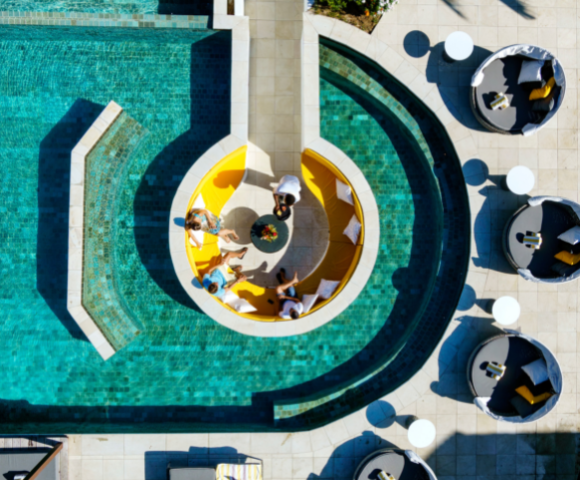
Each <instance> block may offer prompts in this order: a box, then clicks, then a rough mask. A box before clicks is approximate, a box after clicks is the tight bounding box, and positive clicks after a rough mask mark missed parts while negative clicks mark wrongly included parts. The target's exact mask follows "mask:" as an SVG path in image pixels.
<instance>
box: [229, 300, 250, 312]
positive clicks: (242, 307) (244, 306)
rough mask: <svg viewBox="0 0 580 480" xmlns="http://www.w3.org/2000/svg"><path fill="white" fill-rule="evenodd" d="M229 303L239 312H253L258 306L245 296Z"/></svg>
mask: <svg viewBox="0 0 580 480" xmlns="http://www.w3.org/2000/svg"><path fill="white" fill-rule="evenodd" d="M229 305H230V307H232V308H233V309H234V310H235V311H236V312H238V313H252V312H255V311H256V308H255V307H254V306H252V304H250V302H248V301H247V300H245V299H243V298H238V299H237V300H234V301H232V302H231V303H229Z"/></svg>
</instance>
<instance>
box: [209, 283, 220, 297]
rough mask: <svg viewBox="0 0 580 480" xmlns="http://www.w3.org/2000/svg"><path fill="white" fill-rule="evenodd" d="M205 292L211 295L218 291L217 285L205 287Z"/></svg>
mask: <svg viewBox="0 0 580 480" xmlns="http://www.w3.org/2000/svg"><path fill="white" fill-rule="evenodd" d="M207 291H208V292H209V293H211V294H212V295H213V294H214V293H216V292H217V291H218V286H217V283H212V284H211V285H210V286H209V287H207Z"/></svg>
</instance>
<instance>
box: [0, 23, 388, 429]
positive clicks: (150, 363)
mask: <svg viewBox="0 0 580 480" xmlns="http://www.w3.org/2000/svg"><path fill="white" fill-rule="evenodd" d="M230 42H231V39H230V35H229V33H228V32H219V33H216V32H213V31H209V30H208V31H179V30H162V31H161V30H153V29H140V30H123V29H102V28H101V29H92V28H87V29H85V28H81V27H71V28H60V27H42V28H40V27H5V28H2V29H1V30H0V61H1V63H2V65H4V66H5V67H4V68H3V69H1V70H0V108H1V109H2V112H3V115H2V116H1V118H0V129H1V131H3V132H7V134H6V135H2V136H1V138H0V167H1V168H2V171H3V176H2V179H1V180H0V191H1V194H2V199H3V200H2V203H1V207H0V208H1V211H2V213H3V215H2V217H1V222H2V232H3V233H2V236H3V242H2V243H1V244H0V268H1V270H2V278H1V279H0V307H1V308H2V311H3V314H4V315H3V321H2V322H1V323H0V328H1V334H0V349H1V350H2V352H4V353H3V355H2V357H1V358H0V368H2V369H3V370H4V371H5V372H6V375H5V377H4V381H3V382H2V384H1V385H0V398H1V399H2V402H1V403H2V412H3V415H4V416H5V417H6V418H9V419H10V421H11V422H12V423H13V425H14V427H13V429H14V430H21V431H27V429H29V428H30V425H39V424H40V425H44V424H45V423H46V422H51V423H50V425H51V426H50V429H51V431H69V432H70V431H79V429H80V430H82V429H85V431H87V430H89V431H91V430H92V431H94V430H96V429H97V430H98V429H99V428H103V429H105V430H115V429H117V430H118V431H122V430H126V429H127V427H126V426H122V425H121V424H122V423H126V422H130V423H134V422H137V421H139V422H140V423H141V427H139V426H137V427H135V428H137V429H138V428H141V429H145V430H151V429H152V428H153V427H152V426H151V423H149V424H146V422H144V421H143V419H144V418H147V419H148V420H149V422H155V421H166V422H169V421H171V415H173V413H172V412H175V411H176V410H175V409H178V410H179V408H183V409H185V414H187V415H188V416H189V417H188V418H190V419H191V421H192V422H200V421H202V420H204V421H206V422H207V424H206V425H204V426H203V428H204V429H207V428H212V424H215V425H219V424H220V423H226V424H227V425H228V426H227V429H236V428H241V427H240V426H236V425H231V426H230V423H231V422H232V418H231V417H230V416H229V415H230V413H228V412H231V411H232V410H231V409H230V407H231V408H234V410H236V409H239V408H240V407H241V406H245V407H247V410H248V413H247V415H245V416H244V418H245V419H246V421H247V422H248V423H252V424H253V425H255V426H254V428H268V425H270V424H271V418H272V410H271V404H272V399H271V398H270V397H269V396H268V395H269V394H265V393H263V392H269V391H274V392H279V391H281V390H283V389H292V388H295V389H296V390H294V391H293V392H290V393H292V394H296V392H297V391H299V390H300V388H303V389H306V391H312V390H314V389H315V388H316V386H317V384H314V385H310V384H308V383H307V382H309V381H314V380H315V379H319V378H321V376H322V375H324V374H326V373H328V372H330V371H332V370H333V369H334V368H336V367H337V366H339V365H341V364H343V363H345V362H347V361H348V360H351V359H352V358H353V357H355V356H356V355H357V354H358V353H359V352H361V351H362V350H364V348H365V346H366V345H367V344H368V343H369V341H370V340H371V339H372V338H373V337H374V336H375V335H376V333H377V331H379V330H380V328H381V327H382V325H383V323H384V319H383V312H381V311H380V309H378V308H375V307H374V306H373V304H374V303H375V302H376V300H373V298H372V297H364V298H361V299H360V300H359V301H358V303H357V305H355V306H353V307H352V310H351V311H350V312H349V314H348V315H343V316H341V317H340V318H337V319H336V320H335V321H334V322H332V323H331V324H330V325H328V326H326V327H324V328H321V329H319V330H317V331H316V332H313V333H312V334H308V335H303V336H300V337H296V338H285V339H259V338H252V337H245V336H243V335H239V334H236V333H234V332H232V331H230V330H227V329H225V328H223V327H221V326H220V325H218V324H217V323H216V322H214V321H212V320H211V319H209V318H207V317H206V316H204V315H202V314H200V313H199V312H198V311H197V310H196V308H195V305H192V304H191V301H190V300H189V298H188V297H187V296H186V295H185V293H184V292H183V291H182V289H181V286H180V285H179V283H178V282H177V279H176V278H175V274H174V272H173V266H172V264H171V261H170V258H169V252H168V246H167V240H168V238H167V237H168V235H167V232H168V230H167V227H168V212H169V207H170V204H171V200H172V198H173V194H174V192H175V190H176V188H177V186H178V185H179V182H180V180H181V178H182V176H183V174H184V173H185V171H187V169H188V168H189V167H190V165H191V163H192V162H194V161H195V159H196V158H197V157H199V155H201V153H202V152H203V151H205V150H206V149H207V148H208V147H209V146H211V145H213V144H214V143H215V142H216V141H218V140H219V139H220V138H222V137H224V136H225V135H227V134H228V133H229V81H230V63H231V61H230ZM110 100H115V101H116V102H117V103H119V104H120V105H122V106H123V107H124V108H125V111H126V112H127V114H128V115H130V116H131V117H132V118H134V119H135V120H136V121H138V122H139V123H141V124H142V125H143V126H144V127H145V128H146V129H147V130H148V131H149V135H148V137H147V139H146V140H145V141H144V142H143V145H142V146H141V147H140V149H139V151H138V153H137V154H136V155H135V156H133V157H131V164H130V167H129V172H130V174H129V175H127V176H126V177H124V179H123V184H122V185H121V186H120V187H119V191H120V192H121V197H120V200H119V202H120V205H121V207H120V208H121V211H123V212H124V214H123V215H120V216H119V217H118V218H117V219H116V222H117V227H116V228H117V230H118V232H119V233H118V243H117V244H116V245H115V250H116V255H118V256H119V258H122V259H123V261H122V266H123V268H122V269H121V270H120V271H119V272H118V288H119V291H120V292H121V295H122V296H123V298H124V301H125V302H126V305H127V306H128V308H129V309H130V311H131V313H132V315H134V316H135V317H136V318H138V319H139V320H140V321H141V322H142V323H143V325H144V327H145V333H144V334H142V335H140V336H139V338H138V339H137V340H135V341H134V342H132V343H130V344H129V345H128V346H127V347H125V348H124V349H122V350H121V351H120V352H119V353H117V354H116V355H115V356H114V357H113V358H112V359H111V360H109V361H108V362H106V363H103V362H102V360H101V359H100V357H99V355H98V354H97V353H96V351H95V350H94V348H93V347H92V346H91V345H90V344H89V343H88V342H86V341H85V340H84V339H83V337H82V334H80V332H78V330H77V329H75V326H74V322H72V319H71V318H70V317H69V316H68V314H67V312H66V304H65V298H66V290H65V288H66V249H67V235H68V233H67V225H68V216H67V212H68V182H69V170H68V168H69V161H70V156H69V155H70V151H71V149H72V147H73V146H74V145H75V143H76V141H77V140H78V139H79V138H80V136H81V135H82V133H83V132H84V131H85V130H86V128H87V127H88V126H89V125H90V123H91V122H92V121H93V119H94V118H96V116H97V115H98V113H99V112H100V110H101V109H102V108H103V107H104V105H106V104H107V103H108V102H109V101H110ZM377 287H378V288H374V287H373V286H372V285H371V286H370V287H369V292H371V295H374V297H375V298H378V297H380V295H381V287H380V285H378V286H377ZM368 305H371V308H370V309H369V308H368ZM365 310H367V311H368V310H370V312H369V313H370V315H368V318H367V319H366V320H365V322H364V325H361V324H355V323H354V322H353V321H352V317H351V315H359V316H360V313H361V312H362V311H365ZM353 312H358V313H353ZM363 361H365V359H363ZM356 368H357V364H356V363H355V364H352V365H351V366H350V368H349V369H347V370H344V371H342V372H340V373H337V377H338V378H339V379H344V378H348V375H349V374H350V373H352V369H356ZM335 380H336V377H335V378H327V379H323V380H322V382H323V383H325V382H328V383H330V384H332V382H333V381H335ZM280 395H281V396H283V395H284V393H281V394H280ZM191 406H195V408H190V407H191ZM103 407H106V408H104V409H103ZM206 407H219V408H215V409H211V408H210V409H208V408H206ZM236 411H237V412H238V414H236V418H238V419H239V410H236ZM6 412H10V413H9V414H8V413H6ZM73 418H77V419H78V420H77V421H76V422H75V424H74V425H72V426H70V425H69V426H68V427H66V425H67V422H71V421H73V420H72V419H73ZM89 418H92V419H93V421H94V422H95V423H105V424H107V425H105V426H103V427H99V426H95V425H94V424H92V425H88V426H87V422H88V419H89ZM174 418H175V417H174ZM138 419H139V420H138ZM238 421H239V420H238ZM57 423H58V425H57ZM181 423H183V420H182V419H181V421H180V425H177V426H175V427H173V426H164V427H162V428H164V429H171V428H176V429H179V428H185V429H192V428H193V427H191V426H190V425H181ZM256 425H258V426H256ZM9 428H10V427H9V426H6V429H9ZM35 428H41V427H35ZM43 428H46V427H43ZM160 428H161V427H160ZM198 428H200V427H199V426H198ZM222 428H223V427H222ZM6 431H8V430H6Z"/></svg>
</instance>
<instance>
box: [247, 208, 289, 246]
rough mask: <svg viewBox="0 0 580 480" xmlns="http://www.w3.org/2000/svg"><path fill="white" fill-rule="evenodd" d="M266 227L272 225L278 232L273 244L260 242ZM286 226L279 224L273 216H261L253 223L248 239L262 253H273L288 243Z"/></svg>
mask: <svg viewBox="0 0 580 480" xmlns="http://www.w3.org/2000/svg"><path fill="white" fill-rule="evenodd" d="M266 225H273V226H274V227H275V228H276V231H277V232H278V238H277V239H276V240H274V241H273V242H268V241H267V240H262V238H261V237H262V231H263V230H264V227H265V226H266ZM289 235H290V234H289V230H288V225H286V223H285V222H281V221H280V220H278V219H277V218H276V217H275V216H274V215H272V214H269V215H263V216H261V217H260V218H258V220H256V221H255V222H254V224H253V225H252V228H251V230H250V238H251V239H252V243H253V244H254V246H255V247H256V248H257V249H258V250H260V251H261V252H264V253H275V252H278V251H280V250H282V249H283V248H284V246H285V245H286V244H287V243H288V237H289Z"/></svg>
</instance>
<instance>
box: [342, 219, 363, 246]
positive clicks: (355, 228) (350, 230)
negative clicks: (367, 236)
mask: <svg viewBox="0 0 580 480" xmlns="http://www.w3.org/2000/svg"><path fill="white" fill-rule="evenodd" d="M360 230H361V223H360V222H359V221H358V218H356V215H353V216H352V218H351V219H350V222H348V225H347V226H346V228H345V229H344V232H343V233H344V234H345V235H346V236H347V237H348V238H350V241H351V242H352V243H354V244H355V245H356V244H357V242H358V236H359V234H360Z"/></svg>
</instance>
